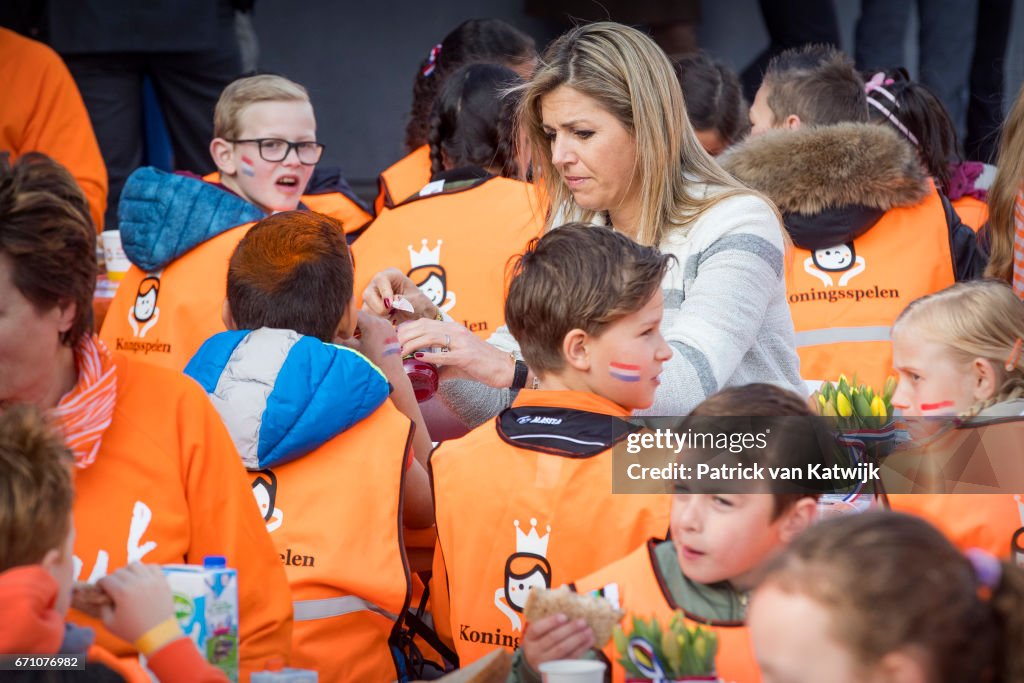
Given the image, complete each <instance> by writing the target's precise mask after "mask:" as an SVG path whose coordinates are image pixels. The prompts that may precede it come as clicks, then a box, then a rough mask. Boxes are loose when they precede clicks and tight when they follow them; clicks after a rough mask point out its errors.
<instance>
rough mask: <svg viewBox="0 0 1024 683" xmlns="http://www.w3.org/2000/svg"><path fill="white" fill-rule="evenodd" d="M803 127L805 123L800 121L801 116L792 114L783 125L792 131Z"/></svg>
mask: <svg viewBox="0 0 1024 683" xmlns="http://www.w3.org/2000/svg"><path fill="white" fill-rule="evenodd" d="M802 125H803V121H801V120H800V117H799V116H797V115H796V114H790V115H789V116H787V117H786V122H785V123H784V124H783V127H785V128H789V129H790V130H796V129H797V128H799V127H800V126H802Z"/></svg>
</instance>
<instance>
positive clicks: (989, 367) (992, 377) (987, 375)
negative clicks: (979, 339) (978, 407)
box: [971, 358, 1002, 401]
mask: <svg viewBox="0 0 1024 683" xmlns="http://www.w3.org/2000/svg"><path fill="white" fill-rule="evenodd" d="M971 370H972V371H973V372H974V400H976V401H987V400H988V399H990V398H992V397H993V396H995V395H996V393H997V392H998V391H999V384H1000V381H1001V379H1002V375H1001V373H1000V372H999V370H997V369H996V366H995V365H994V364H993V363H992V361H990V360H988V359H987V358H975V359H974V360H973V361H971Z"/></svg>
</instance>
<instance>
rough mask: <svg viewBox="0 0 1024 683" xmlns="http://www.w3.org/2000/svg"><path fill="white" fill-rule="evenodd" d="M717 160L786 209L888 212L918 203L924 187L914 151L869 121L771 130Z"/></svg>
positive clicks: (883, 127) (784, 210) (925, 185)
mask: <svg viewBox="0 0 1024 683" xmlns="http://www.w3.org/2000/svg"><path fill="white" fill-rule="evenodd" d="M719 162H720V163H721V164H722V166H723V167H724V168H725V169H726V170H727V171H729V172H730V173H732V174H733V175H734V176H736V177H737V178H738V179H739V180H740V181H742V182H743V183H745V184H747V185H749V186H750V187H752V188H753V189H755V190H759V191H761V192H763V193H764V194H766V195H768V197H769V198H770V199H771V200H772V201H773V202H775V204H776V205H777V206H778V207H779V210H780V211H782V212H783V213H785V214H789V213H800V214H805V215H814V214H818V213H821V212H822V211H824V210H826V209H835V208H841V207H846V206H854V205H858V206H864V207H869V208H872V209H881V210H883V211H888V210H889V209H891V208H893V207H896V206H912V205H914V204H917V203H918V202H920V201H921V200H922V199H924V197H925V195H926V194H927V193H928V189H929V188H928V182H927V176H926V175H925V172H924V170H923V169H922V167H921V164H920V163H919V162H918V159H917V153H916V152H915V150H914V148H913V147H911V146H910V144H909V143H908V142H906V141H905V140H904V139H903V138H901V137H900V135H899V134H898V133H896V132H895V131H893V130H891V129H889V128H888V127H886V126H881V125H877V124H871V123H840V124H836V125H832V126H819V127H803V128H800V129H798V130H772V131H769V132H767V133H765V134H763V135H759V136H757V137H752V138H748V139H747V140H746V141H745V142H743V143H742V144H740V145H737V146H736V147H733V148H732V149H730V150H729V151H728V152H726V153H725V154H724V155H722V156H721V157H719Z"/></svg>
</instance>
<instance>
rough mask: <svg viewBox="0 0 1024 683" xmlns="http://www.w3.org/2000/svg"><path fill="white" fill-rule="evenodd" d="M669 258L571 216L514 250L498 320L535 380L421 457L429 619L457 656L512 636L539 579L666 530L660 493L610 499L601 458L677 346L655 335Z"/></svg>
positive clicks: (467, 656) (475, 653)
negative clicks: (430, 561) (489, 417)
mask: <svg viewBox="0 0 1024 683" xmlns="http://www.w3.org/2000/svg"><path fill="white" fill-rule="evenodd" d="M670 261H671V257H670V256H665V255H663V254H661V253H660V252H658V251H657V250H656V249H653V248H650V247H645V246H641V245H639V244H637V243H635V242H633V241H632V240H630V239H629V238H628V237H626V236H624V235H622V234H619V233H616V232H615V231H613V230H611V229H609V228H603V227H589V226H585V225H581V224H569V225H564V226H562V227H560V228H558V229H556V230H552V231H550V232H548V233H547V234H546V235H544V236H543V237H541V238H540V239H538V240H534V241H533V242H532V243H531V244H530V247H529V248H528V249H527V251H526V253H525V254H524V255H523V256H522V257H521V258H520V259H519V262H518V264H517V266H516V268H515V273H514V277H513V279H512V281H511V283H510V285H509V291H508V297H507V301H506V304H505V317H506V320H507V322H508V326H509V330H510V331H511V332H512V334H513V335H515V337H516V339H518V340H519V342H520V343H521V344H522V352H523V356H524V358H525V359H526V362H527V364H528V365H529V367H530V368H531V369H532V370H533V371H534V372H535V373H536V374H537V376H538V377H539V387H537V388H536V389H524V390H523V391H521V392H520V393H519V395H518V397H517V398H516V400H515V401H514V403H513V404H512V407H511V408H509V409H508V410H505V411H504V412H502V413H501V414H500V415H498V416H497V417H496V418H495V419H494V420H493V421H491V422H488V423H485V424H483V425H481V426H480V427H478V428H477V429H475V430H473V431H472V432H470V433H469V434H468V435H466V436H465V437H463V438H461V439H458V440H455V441H448V442H445V443H443V444H441V445H440V446H439V447H438V448H437V449H436V450H435V451H434V453H433V454H432V456H431V459H430V470H431V478H432V481H433V487H434V500H435V512H436V521H437V535H438V549H437V551H436V552H435V554H434V575H433V579H432V582H431V590H432V598H431V600H432V610H433V614H434V624H435V626H436V628H437V631H438V634H439V635H441V637H442V639H447V640H448V642H449V644H450V645H452V646H454V649H455V651H456V653H457V655H458V658H459V663H460V664H461V665H462V666H465V665H467V664H469V663H471V662H473V661H475V660H477V659H479V658H480V657H483V656H484V655H486V654H487V653H488V652H490V651H492V650H494V649H495V648H499V647H503V648H506V649H508V650H512V649H514V648H516V647H517V646H518V645H519V640H520V638H521V635H522V623H523V621H522V614H523V608H524V607H525V604H526V599H527V596H528V595H529V592H530V591H531V590H532V589H533V588H536V587H544V588H549V587H551V586H553V585H555V586H557V585H561V584H563V583H566V582H569V581H572V580H574V579H577V578H579V577H581V576H585V575H586V574H589V573H590V572H592V571H594V570H595V569H597V568H599V567H601V566H604V565H606V564H608V563H609V562H612V561H614V560H616V559H618V558H620V557H623V556H624V555H626V554H627V553H628V552H629V551H630V550H631V549H633V548H635V547H636V546H637V544H639V543H641V542H643V540H644V539H646V538H649V537H651V536H664V534H665V532H666V531H667V530H668V512H669V502H670V496H669V495H667V494H662V495H650V496H648V495H634V496H612V495H611V491H612V464H611V457H612V447H613V446H614V445H615V444H616V443H620V442H621V441H622V440H624V439H625V438H626V437H627V435H628V434H629V433H630V432H631V431H633V430H634V429H635V428H634V427H633V426H632V425H630V424H629V423H628V422H627V421H626V418H628V417H629V416H630V414H631V413H632V411H634V410H638V409H642V408H646V407H648V406H650V405H651V403H652V402H653V400H654V391H655V388H656V387H657V386H658V375H659V374H660V372H661V366H662V364H663V363H664V362H665V361H666V360H668V359H669V358H670V357H671V355H672V350H671V348H670V347H669V346H668V344H666V343H665V340H664V339H663V338H662V336H661V332H660V331H659V326H660V323H661V317H662V291H661V282H662V278H663V276H664V273H665V270H666V268H667V267H668V265H669V263H670ZM523 371H525V368H523Z"/></svg>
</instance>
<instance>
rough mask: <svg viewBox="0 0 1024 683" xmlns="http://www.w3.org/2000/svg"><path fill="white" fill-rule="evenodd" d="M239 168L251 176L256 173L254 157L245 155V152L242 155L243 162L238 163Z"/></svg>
mask: <svg viewBox="0 0 1024 683" xmlns="http://www.w3.org/2000/svg"><path fill="white" fill-rule="evenodd" d="M238 168H239V170H240V171H241V172H242V173H244V174H245V175H247V176H249V177H250V178H252V177H253V176H255V175H256V169H254V168H253V166H252V159H250V158H249V157H247V156H245V155H244V154H243V155H242V163H240V164H239V165H238Z"/></svg>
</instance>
